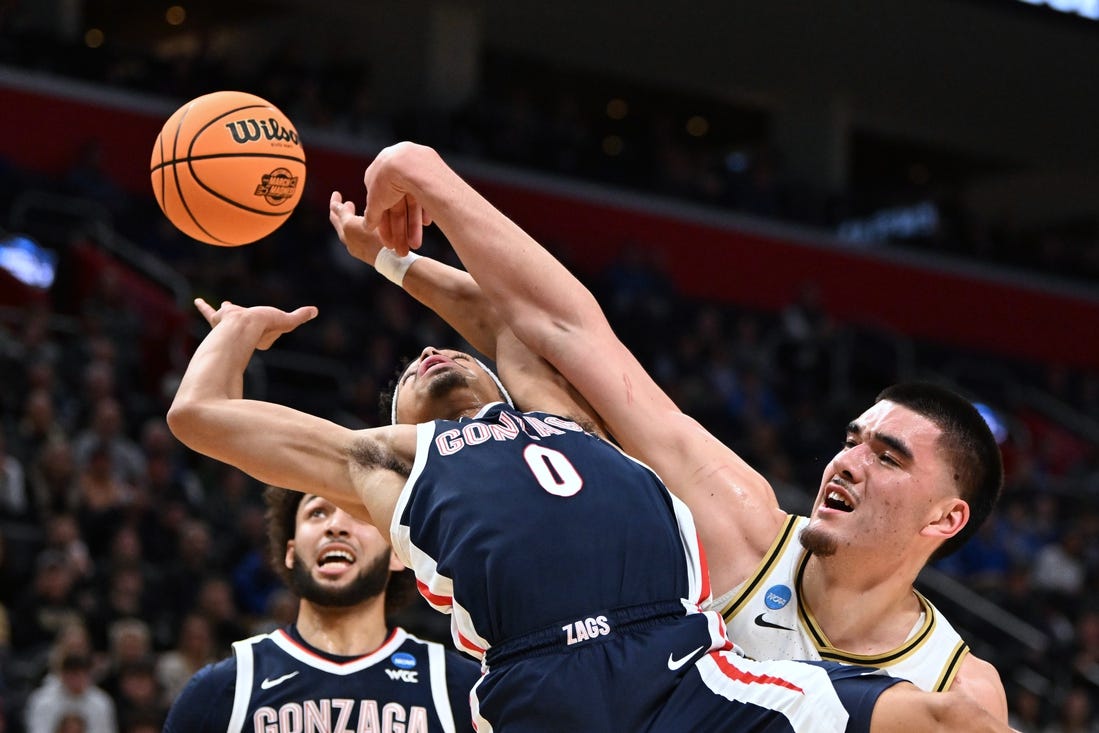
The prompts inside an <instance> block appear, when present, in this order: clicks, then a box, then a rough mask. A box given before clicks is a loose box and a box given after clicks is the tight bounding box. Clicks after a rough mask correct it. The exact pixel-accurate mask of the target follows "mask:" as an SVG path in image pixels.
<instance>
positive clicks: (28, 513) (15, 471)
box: [0, 430, 33, 522]
mask: <svg viewBox="0 0 1099 733" xmlns="http://www.w3.org/2000/svg"><path fill="white" fill-rule="evenodd" d="M32 514H33V513H32V505H31V501H30V498H29V497H28V495H27V481H26V474H25V473H24V471H23V463H22V461H20V460H19V459H18V458H16V457H15V456H13V455H12V454H11V453H9V452H8V447H7V437H6V436H5V434H4V431H3V430H0V519H7V520H13V521H18V522H28V521H30V519H31V517H32Z"/></svg>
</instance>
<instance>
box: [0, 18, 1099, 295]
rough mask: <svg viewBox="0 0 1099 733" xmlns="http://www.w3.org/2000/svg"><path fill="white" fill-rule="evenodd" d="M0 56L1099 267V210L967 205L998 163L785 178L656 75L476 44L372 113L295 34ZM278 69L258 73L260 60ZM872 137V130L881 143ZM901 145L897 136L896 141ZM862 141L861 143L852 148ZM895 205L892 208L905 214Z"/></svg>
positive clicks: (947, 247) (736, 109) (897, 240)
mask: <svg viewBox="0 0 1099 733" xmlns="http://www.w3.org/2000/svg"><path fill="white" fill-rule="evenodd" d="M3 31H4V26H3V16H2V14H0V63H4V64H11V65H14V66H21V67H29V68H33V69H37V70H41V71H46V72H48V73H53V74H58V75H62V76H65V77H70V78H78V79H83V80H87V81H93V82H96V83H103V82H106V83H108V84H111V85H113V86H117V87H121V88H126V89H132V90H135V91H142V92H148V93H154V94H157V95H162V96H164V97H167V98H169V99H174V100H178V101H181V102H182V101H184V100H187V99H192V98H194V97H196V96H198V95H200V94H205V93H207V92H210V91H213V90H216V89H233V88H235V89H246V90H248V91H251V92H253V93H256V94H258V95H260V96H262V97H264V98H265V99H268V100H270V101H271V102H273V103H274V104H275V105H276V106H278V107H279V108H280V109H282V110H283V111H284V112H286V113H287V115H288V116H289V117H290V119H292V120H294V121H295V123H296V124H297V125H299V126H300V127H311V128H315V129H324V130H330V131H335V132H340V133H346V134H350V135H359V136H367V137H369V138H371V139H372V140H381V141H385V142H388V141H391V140H396V139H415V140H418V141H421V142H425V143H428V144H431V145H434V146H436V147H439V148H444V149H447V150H451V151H455V152H461V153H465V154H469V155H475V156H481V157H485V158H488V159H491V160H497V161H502V162H507V163H514V164H518V165H522V166H526V167H532V168H537V169H540V170H546V171H552V172H557V173H562V174H566V175H570V176H579V177H582V178H585V179H589V180H598V181H603V182H607V183H613V184H614V185H616V186H623V187H628V188H634V189H641V190H645V191H653V192H658V193H661V194H664V195H668V196H674V197H677V198H681V199H686V200H691V201H697V202H701V203H705V204H710V205H716V206H720V207H722V208H724V209H726V210H732V211H739V212H745V213H748V214H751V215H754V216H759V217H764V218H770V219H777V220H782V221H790V222H796V223H799V224H804V225H809V226H814V227H823V228H825V229H827V230H829V231H831V232H834V233H839V234H841V235H842V234H843V232H845V231H850V228H851V225H852V224H853V223H854V222H860V221H862V222H865V221H866V220H867V219H870V220H873V219H874V218H875V217H876V216H882V215H884V214H887V213H888V212H891V211H892V212H895V211H897V210H898V209H899V210H902V211H903V210H904V209H906V208H908V207H918V208H920V210H922V211H930V212H932V213H931V219H930V220H931V221H932V222H933V225H931V226H921V225H915V226H912V225H911V224H910V225H909V226H908V227H900V228H898V229H897V230H895V231H893V232H892V233H893V234H895V235H897V236H894V237H892V241H891V244H892V245H893V246H898V247H910V248H916V249H919V250H922V251H934V252H941V253H946V254H950V255H953V256H961V257H965V258H968V259H972V260H975V261H979V262H984V263H988V262H999V263H1002V264H1005V265H1007V266H1012V267H1021V268H1025V269H1026V270H1027V271H1029V272H1035V271H1037V272H1044V273H1049V274H1054V275H1057V276H1060V277H1064V278H1071V279H1075V280H1078V281H1083V282H1092V283H1093V282H1096V281H1099V224H1097V223H1096V222H1094V221H1078V220H1073V221H1069V222H1065V223H1063V224H1062V225H1059V226H1058V227H1054V228H1051V227H1049V226H1044V227H1042V228H1035V227H1033V226H1026V225H1023V224H1021V223H1020V222H1019V221H1017V220H1016V218H1015V212H1013V211H1012V210H1002V211H998V212H997V213H995V214H994V215H987V214H986V215H983V216H978V215H975V214H974V212H973V211H971V210H970V209H969V208H968V207H967V206H966V205H965V204H964V203H963V198H962V195H961V193H962V192H961V190H960V186H962V185H964V184H965V183H967V182H968V181H969V180H971V179H978V178H979V177H980V176H982V175H984V174H986V173H987V172H988V170H989V169H992V170H998V171H1001V172H1003V171H1010V170H1012V169H1013V167H1014V166H1016V164H1014V163H1012V162H1010V161H983V160H982V161H981V162H979V163H977V162H973V161H970V160H968V159H963V158H962V157H959V156H955V159H954V160H949V159H950V153H949V152H948V151H945V150H943V151H934V152H933V153H932V154H931V155H930V156H929V157H930V158H934V159H947V160H949V162H946V163H943V164H942V165H941V166H938V167H936V165H934V164H932V163H931V162H930V161H924V160H921V159H920V156H921V152H923V148H924V147H925V146H924V145H923V144H919V145H917V144H913V145H911V146H910V147H911V151H910V156H911V157H910V158H906V157H905V156H904V154H901V155H900V157H898V158H896V159H890V160H881V159H884V158H889V157H890V155H891V151H893V150H894V149H892V148H888V147H881V146H878V147H875V146H874V143H873V142H872V136H867V135H864V134H863V135H860V134H858V133H857V132H852V133H851V134H852V135H853V140H852V143H851V147H852V153H851V154H852V156H853V157H854V158H855V160H854V161H852V162H851V164H850V167H851V174H850V177H851V180H850V182H849V187H848V190H845V191H839V192H837V191H824V190H821V189H820V188H819V187H815V186H813V185H810V184H808V183H807V182H805V181H801V180H798V179H797V178H796V177H795V176H793V175H791V174H790V173H789V171H788V169H787V166H786V165H785V163H784V157H783V152H782V151H781V150H780V149H779V148H777V147H776V146H775V145H774V144H773V143H772V141H771V139H770V134H769V128H770V123H769V120H768V113H767V112H766V111H765V110H763V109H761V108H750V107H744V106H733V105H730V104H729V103H727V102H719V101H717V100H713V99H709V98H706V97H702V96H699V95H689V94H686V93H684V92H677V91H674V90H670V89H667V88H662V87H657V86H655V85H649V86H645V85H643V84H639V83H636V82H627V81H624V80H622V79H618V78H613V77H600V76H599V75H597V74H592V73H590V72H586V71H580V70H572V71H570V70H566V69H561V68H556V67H551V66H549V65H548V64H546V63H545V62H538V61H533V60H531V59H526V58H523V57H519V56H516V55H515V54H507V53H501V52H488V53H486V54H485V57H484V58H483V59H482V72H481V80H480V82H479V84H478V88H477V93H476V95H475V96H474V97H473V98H472V99H470V100H469V101H467V102H466V103H465V104H462V105H460V106H458V107H457V108H456V109H453V110H439V109H437V108H435V107H433V106H432V105H431V104H430V100H425V101H424V102H423V103H422V106H421V107H419V108H415V109H412V110H409V111H407V112H405V113H402V114H400V115H396V116H394V115H384V114H380V113H379V109H378V105H377V104H376V102H375V99H374V93H373V88H372V79H371V70H370V69H369V68H368V67H367V66H366V65H364V63H363V62H362V61H361V60H352V59H351V58H348V57H347V54H346V53H340V52H337V51H333V56H332V57H331V58H329V59H326V60H324V61H314V60H309V59H307V58H306V57H305V54H304V52H302V51H301V49H299V48H297V47H296V45H295V44H294V43H293V41H292V40H290V41H288V42H285V43H279V44H273V46H274V48H275V50H273V51H272V54H273V55H272V58H271V59H270V60H268V61H264V60H262V59H261V60H257V61H256V63H253V64H252V65H250V66H249V65H244V64H241V63H240V62H239V61H234V60H229V59H226V58H223V55H222V54H219V53H217V51H216V50H215V49H212V48H201V47H200V48H194V49H192V50H191V51H190V52H180V53H175V54H174V55H172V56H170V57H163V58H162V57H157V56H153V55H151V54H149V53H148V52H145V51H143V50H139V49H135V48H128V47H125V46H121V47H120V46H117V45H114V46H112V45H110V44H105V45H103V46H101V47H97V48H88V47H87V46H86V45H85V43H84V42H83V40H82V39H74V40H73V41H71V42H67V43H66V42H61V41H59V40H58V39H57V38H56V37H54V36H52V35H48V34H42V33H26V32H15V31H12V32H9V33H4V32H3ZM272 68H275V69H277V72H276V73H271V69H272ZM879 142H880V141H879ZM901 145H902V147H903V143H902V144H901ZM863 146H865V147H863ZM902 216H903V214H902Z"/></svg>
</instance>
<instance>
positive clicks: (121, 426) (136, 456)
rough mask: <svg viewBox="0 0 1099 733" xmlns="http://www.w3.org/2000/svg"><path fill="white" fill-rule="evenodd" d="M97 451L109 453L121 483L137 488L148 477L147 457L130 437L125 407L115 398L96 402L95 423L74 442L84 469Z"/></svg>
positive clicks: (111, 470) (110, 464)
mask: <svg viewBox="0 0 1099 733" xmlns="http://www.w3.org/2000/svg"><path fill="white" fill-rule="evenodd" d="M94 450H105V451H106V452H107V458H108V461H109V469H110V473H111V477H112V478H113V479H114V480H115V481H117V482H119V483H123V484H128V485H130V486H133V485H135V484H137V483H138V482H139V481H140V480H141V479H142V477H143V476H144V475H145V456H144V454H143V453H142V452H141V448H140V447H138V445H137V443H135V442H134V441H132V440H131V439H130V438H129V437H128V436H127V434H126V426H125V423H124V420H123V413H122V406H121V405H120V404H119V402H118V400H117V399H115V398H114V397H109V396H108V397H101V398H100V399H99V400H98V401H97V402H96V403H95V410H94V412H93V414H92V421H91V424H90V425H89V426H88V427H87V428H86V429H85V430H82V431H81V432H80V433H79V434H78V435H77V437H76V439H75V440H74V441H73V451H74V452H75V455H76V460H77V462H78V464H80V465H81V466H86V465H87V464H88V462H89V461H90V460H91V457H92V452H93V451H94Z"/></svg>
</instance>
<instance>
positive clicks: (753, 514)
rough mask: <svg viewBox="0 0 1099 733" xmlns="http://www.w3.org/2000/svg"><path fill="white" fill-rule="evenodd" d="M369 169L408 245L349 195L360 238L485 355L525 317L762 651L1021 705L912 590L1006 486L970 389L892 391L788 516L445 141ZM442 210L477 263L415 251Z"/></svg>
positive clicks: (398, 150) (370, 255)
mask: <svg viewBox="0 0 1099 733" xmlns="http://www.w3.org/2000/svg"><path fill="white" fill-rule="evenodd" d="M366 183H367V190H368V199H367V201H368V206H367V212H366V214H367V223H368V224H369V227H377V228H378V232H379V233H380V234H381V236H382V237H383V238H385V239H386V240H387V241H388V243H389V244H390V245H391V246H394V247H395V248H396V249H397V250H398V253H399V254H400V255H403V256H398V254H394V253H393V252H391V251H389V250H382V251H380V252H379V251H378V250H377V247H378V242H377V241H376V239H375V238H374V237H373V235H372V234H368V233H367V232H366V230H364V221H363V218H362V217H358V216H356V215H355V211H354V206H353V204H351V203H349V202H344V201H343V200H342V197H340V195H339V194H338V193H337V194H333V197H332V201H331V206H330V220H331V221H332V224H333V226H334V228H335V229H336V231H337V233H338V234H339V235H340V238H341V240H343V241H344V244H345V245H346V246H347V247H348V250H349V251H350V252H351V253H352V254H353V255H354V256H356V257H358V258H359V259H363V260H364V261H366V262H372V263H374V264H375V267H376V268H377V269H378V271H379V272H381V273H382V274H383V275H385V276H386V277H387V278H388V279H390V280H392V281H393V282H395V283H397V284H399V285H401V286H402V287H404V288H405V290H406V291H408V292H409V293H410V294H411V295H413V296H414V297H416V298H417V299H418V300H420V301H421V302H423V303H424V304H425V305H428V306H429V307H430V308H432V309H433V310H435V311H436V312H437V313H439V314H440V315H441V316H443V317H444V318H445V319H447V320H448V321H449V322H450V323H451V325H452V326H454V327H455V328H456V329H457V330H458V331H459V332H460V333H462V334H463V335H464V336H465V337H466V338H467V339H468V340H470V342H471V343H474V344H475V345H476V346H477V348H478V349H479V350H480V351H482V353H485V354H489V355H491V354H492V350H493V348H494V346H493V344H492V338H493V337H494V335H495V334H499V333H504V332H505V331H506V329H507V328H508V327H512V328H514V330H515V332H516V333H517V334H518V336H519V337H520V338H522V339H523V340H524V342H525V343H527V344H528V345H530V346H531V347H532V348H533V349H534V350H535V351H536V352H537V353H539V354H541V355H543V356H545V357H546V358H547V359H548V360H549V361H550V362H551V363H552V365H553V366H554V367H556V368H557V369H559V370H560V372H561V374H563V375H564V376H565V377H567V378H568V379H569V381H570V382H571V383H572V384H573V385H575V387H576V388H577V389H578V390H579V392H580V393H581V394H583V395H584V396H586V397H588V398H589V400H590V402H591V406H592V407H594V408H595V410H596V411H597V413H598V415H599V416H600V418H601V419H603V420H605V421H606V425H607V427H608V429H609V430H610V432H611V433H613V435H614V436H615V438H616V439H617V440H619V441H620V443H621V444H622V445H623V447H624V448H625V449H626V450H627V452H629V453H630V454H631V455H635V456H637V457H638V458H640V459H642V460H644V461H645V462H646V463H647V464H649V465H650V466H652V467H653V468H654V470H656V472H657V473H658V474H659V475H660V476H661V478H662V479H664V481H665V482H666V483H667V485H668V487H669V488H670V489H671V490H672V491H673V492H674V493H676V495H677V496H679V497H680V498H681V499H683V500H684V501H685V502H686V503H687V504H688V506H690V508H691V510H692V512H693V513H694V516H695V517H696V519H697V523H698V527H699V533H700V535H701V537H702V539H703V543H704V545H705V547H706V551H707V556H708V560H709V566H710V574H711V578H712V581H713V587H714V596H715V598H714V602H715V607H716V608H718V609H719V610H720V611H721V612H722V614H723V615H724V617H725V619H726V622H727V623H728V625H729V630H730V637H731V638H732V639H733V640H734V641H735V642H737V644H738V645H740V646H741V647H742V648H743V649H744V650H745V652H746V653H747V654H748V655H749V656H751V657H753V658H758V659H825V660H832V661H839V662H844V663H851V664H860V665H872V666H877V667H880V668H882V669H885V670H887V671H889V672H890V673H892V674H895V675H897V676H900V677H904V678H905V679H910V680H912V681H913V682H914V683H916V684H917V685H918V686H920V687H922V688H924V689H928V690H948V689H949V690H964V691H965V692H967V693H969V694H970V695H971V696H972V697H974V698H975V699H976V700H977V701H978V702H979V703H980V704H981V705H982V706H983V707H984V708H985V709H987V710H988V711H989V712H990V713H992V714H993V715H995V716H996V717H997V718H999V719H1001V720H1006V717H1007V704H1006V697H1005V694H1004V688H1003V684H1002V683H1001V681H1000V678H999V674H998V672H997V671H996V669H995V668H994V667H993V666H992V665H991V664H989V663H988V662H986V661H984V660H981V659H978V658H977V657H976V656H974V655H973V654H971V653H969V648H968V646H967V645H966V643H965V642H964V640H962V639H961V637H960V636H959V635H958V633H957V632H956V631H955V630H954V629H953V628H952V627H951V626H950V624H949V622H948V621H947V620H946V619H945V618H944V617H943V616H942V614H941V613H939V612H938V611H937V610H936V609H935V608H934V606H933V605H932V604H931V603H930V602H929V601H928V600H927V599H926V598H924V597H923V596H922V595H920V594H919V593H918V592H917V591H916V590H915V588H914V587H913V583H914V582H915V579H916V577H917V575H918V574H919V572H920V570H921V569H922V568H923V567H924V565H925V564H926V563H927V562H928V561H929V560H930V559H933V558H937V557H942V556H944V555H946V554H949V553H950V552H952V551H953V550H955V549H957V547H959V546H960V545H961V544H962V543H963V542H964V541H965V540H966V538H968V537H969V536H970V535H971V534H972V533H973V532H975V531H976V529H977V528H978V527H979V526H980V524H981V523H982V522H983V521H984V519H985V518H986V517H987V516H988V514H989V512H990V511H991V509H992V506H993V505H994V503H995V501H996V498H997V496H998V494H999V491H1000V488H1001V485H1002V481H1003V468H1002V462H1001V458H1000V453H999V449H998V447H997V445H996V443H995V440H994V439H993V437H992V435H991V432H990V430H989V429H988V427H987V425H986V424H985V423H984V421H983V419H982V418H981V416H980V415H979V413H978V412H977V411H976V409H974V407H973V406H972V405H971V404H970V403H969V402H968V401H967V400H965V399H964V398H962V397H961V396H959V395H957V394H955V393H953V392H951V391H949V390H946V389H943V388H941V387H938V386H936V385H930V384H902V385H896V386H893V387H891V388H888V389H886V390H884V391H882V392H881V394H880V395H879V396H878V398H877V399H876V400H875V403H874V404H873V405H872V406H871V407H869V408H868V409H867V410H866V411H864V412H863V414H861V415H860V416H858V417H857V418H856V419H855V420H853V421H852V422H851V423H850V424H849V425H848V426H847V427H846V430H845V431H844V440H843V441H842V446H841V448H840V450H839V452H838V453H837V454H836V456H835V457H834V458H833V459H832V461H831V462H830V463H829V464H828V465H827V467H826V468H825V471H824V475H823V478H822V481H821V486H820V489H819V492H818V495H817V498H816V502H815V504H814V508H813V511H812V512H811V515H810V516H809V517H798V516H792V515H789V514H787V513H785V512H784V511H782V509H781V508H780V507H779V505H778V503H777V500H776V498H775V494H774V491H773V489H772V488H771V486H770V484H769V483H768V482H767V480H766V479H765V478H764V477H763V476H761V475H760V474H759V473H758V472H756V471H755V470H754V469H753V468H752V467H750V466H748V465H747V464H746V463H745V462H744V461H743V460H742V459H741V458H740V457H739V456H737V455H736V454H735V453H734V452H732V451H731V450H729V449H728V448H727V447H726V446H724V445H722V444H720V442H718V441H717V440H716V439H715V438H714V437H713V436H712V435H710V434H709V433H707V432H706V431H705V430H704V429H703V428H702V427H701V426H700V425H698V424H697V423H696V422H695V421H694V420H692V419H691V418H689V417H688V416H686V415H684V414H682V412H680V410H679V409H678V408H677V407H676V406H675V404H674V403H672V401H671V400H670V399H669V398H668V396H667V395H666V394H664V392H663V391H662V390H661V389H660V388H659V386H658V385H657V384H656V383H655V382H654V381H653V380H652V378H651V377H650V376H649V375H648V374H647V373H646V372H645V371H644V369H643V368H642V367H641V365H640V364H639V363H638V362H637V360H636V359H635V358H634V357H633V356H632V355H631V354H630V353H629V351H628V350H627V349H626V348H625V346H624V345H623V344H622V343H621V342H620V341H619V340H618V339H617V337H616V336H615V335H614V333H613V332H612V330H611V328H610V326H609V324H608V323H607V321H606V318H605V316H604V315H603V314H602V312H601V310H600V308H599V305H598V303H596V302H595V300H594V298H593V297H592V295H591V293H589V292H588V291H587V289H586V288H584V287H583V285H582V284H581V283H579V282H578V281H577V280H576V278H574V277H573V276H572V275H571V274H569V273H568V271H567V270H565V268H564V267H562V266H561V265H560V263H558V262H556V261H555V260H554V259H553V258H552V256H550V255H549V253H547V252H546V251H545V250H544V249H542V248H541V246H540V245H538V243H537V242H535V241H534V240H533V239H532V238H530V237H529V236H528V235H527V234H526V233H525V232H523V231H522V230H521V229H519V228H518V227H517V226H515V224H514V223H512V222H511V221H509V220H508V219H507V218H506V217H505V216H504V215H503V214H501V213H500V212H499V211H497V210H496V209H495V208H493V207H492V206H491V204H489V203H488V202H487V201H485V200H484V199H483V198H482V197H481V196H480V195H478V194H477V193H476V192H475V191H473V189H472V188H470V187H469V186H468V185H467V184H466V183H465V182H464V181H462V180H461V179H460V178H459V177H458V176H457V174H455V173H454V171H452V170H451V169H449V167H447V166H446V164H445V163H444V162H443V161H442V160H441V159H440V158H439V156H438V155H437V154H436V153H435V151H433V150H431V149H429V148H425V147H423V146H416V145H412V144H410V143H402V144H400V145H398V146H393V147H391V148H388V149H386V150H385V151H383V152H382V153H381V154H380V155H379V156H378V157H377V158H376V160H375V162H374V163H373V164H371V166H370V167H369V168H368V170H367V173H366ZM432 220H433V221H434V222H435V223H436V224H438V225H439V227H440V229H441V230H442V232H443V233H444V234H445V235H446V236H447V238H448V239H449V240H450V242H451V244H452V245H453V246H454V249H455V250H456V252H457V253H458V255H459V257H460V258H461V260H462V262H463V263H464V264H465V266H466V267H467V268H468V269H469V271H470V272H469V273H468V274H467V273H466V272H462V271H460V270H454V269H453V268H447V266H446V265H443V264H442V263H440V262H437V261H434V260H431V259H429V258H424V257H419V258H418V257H416V256H415V255H410V254H405V253H407V251H408V249H409V248H410V246H411V247H415V246H418V244H419V242H420V241H421V239H420V238H421V237H422V227H421V225H422V224H426V223H429V222H430V221H432ZM470 274H472V275H473V278H471V277H470ZM474 278H475V279H476V282H475V281H474ZM482 288H483V290H482ZM459 295H460V297H459ZM477 309H482V311H483V312H482V313H480V314H477V313H476V312H475V311H476V310H477ZM486 323H487V324H490V325H486ZM508 333H510V332H508ZM470 334H472V337H471V335H470ZM509 337H510V338H514V335H510V336H509ZM498 361H499V362H500V364H501V367H503V366H504V360H503V359H498Z"/></svg>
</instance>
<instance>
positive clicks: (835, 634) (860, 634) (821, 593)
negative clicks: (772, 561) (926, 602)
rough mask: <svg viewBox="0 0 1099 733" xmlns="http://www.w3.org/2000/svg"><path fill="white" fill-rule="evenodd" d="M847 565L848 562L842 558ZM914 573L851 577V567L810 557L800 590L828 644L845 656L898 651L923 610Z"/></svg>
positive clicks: (838, 562) (835, 559) (894, 571)
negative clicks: (895, 649) (915, 588)
mask: <svg viewBox="0 0 1099 733" xmlns="http://www.w3.org/2000/svg"><path fill="white" fill-rule="evenodd" d="M846 560H848V561H849V560H850V559H849V558H846ZM914 579H915V575H914V574H911V575H910V574H909V573H906V572H903V571H902V570H900V569H897V568H894V570H893V572H892V573H883V574H880V575H873V576H872V575H870V574H865V573H858V574H853V573H852V572H851V564H850V562H844V561H843V559H837V558H835V557H832V558H820V557H817V556H815V555H814V556H812V557H810V558H809V561H808V563H807V565H806V567H805V572H804V574H803V575H802V578H801V586H800V588H799V589H798V592H799V594H800V595H801V598H802V600H803V602H804V603H805V604H806V606H807V607H808V608H809V610H810V612H811V613H812V614H813V616H814V617H815V618H816V620H817V623H818V624H819V625H820V627H821V629H822V630H823V631H824V633H825V635H827V637H828V640H829V641H830V642H831V643H832V644H833V645H834V646H836V647H837V648H839V649H843V650H844V651H849V652H854V653H860V654H870V653H876V652H881V651H885V650H888V649H891V648H893V647H896V646H899V645H900V644H901V643H903V642H904V641H905V639H907V638H908V634H909V632H910V631H911V630H912V627H913V626H914V625H915V624H916V621H917V620H918V618H919V615H920V613H921V611H922V606H921V604H920V602H919V599H917V598H916V596H915V594H914V593H913V592H912V582H913V580H914Z"/></svg>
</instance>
